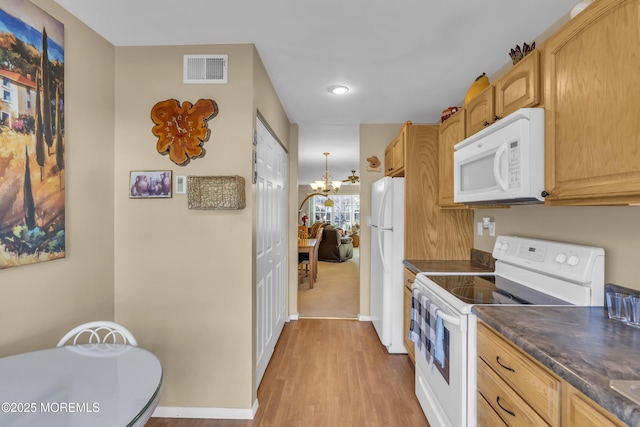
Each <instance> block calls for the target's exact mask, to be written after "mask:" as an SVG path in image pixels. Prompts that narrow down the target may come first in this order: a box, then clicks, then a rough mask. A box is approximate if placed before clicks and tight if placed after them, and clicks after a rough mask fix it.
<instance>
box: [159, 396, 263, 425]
mask: <svg viewBox="0 0 640 427" xmlns="http://www.w3.org/2000/svg"><path fill="white" fill-rule="evenodd" d="M256 412H258V399H256V401H255V402H254V403H253V407H251V408H248V409H237V408H198V407H195V408H192V407H184V406H158V407H157V408H156V410H155V411H153V415H151V416H152V417H154V418H206V419H216V420H217V419H220V420H252V419H253V418H254V417H255V415H256Z"/></svg>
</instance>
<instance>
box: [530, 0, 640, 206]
mask: <svg viewBox="0 0 640 427" xmlns="http://www.w3.org/2000/svg"><path fill="white" fill-rule="evenodd" d="M639 10H640V0H599V1H596V2H593V3H592V4H591V5H590V6H589V7H587V9H585V10H584V11H583V12H582V13H580V14H579V15H577V16H576V17H575V18H573V19H572V20H571V21H569V22H568V23H567V24H566V25H564V26H563V27H562V28H561V29H560V30H559V31H558V32H557V33H555V34H554V35H553V36H552V37H551V38H549V39H548V40H547V41H546V42H545V44H544V48H543V55H544V58H543V59H544V69H545V70H544V73H545V88H544V90H545V94H544V96H545V104H546V105H545V107H546V113H545V118H546V120H545V128H546V131H545V138H546V142H545V163H546V167H545V187H546V190H547V192H548V193H549V196H548V197H547V198H546V203H547V204H552V205H555V204H557V205H619V204H631V203H640V120H638V110H639V109H640V72H639V70H640V55H639V54H638V46H640V31H638V28H640V13H639Z"/></svg>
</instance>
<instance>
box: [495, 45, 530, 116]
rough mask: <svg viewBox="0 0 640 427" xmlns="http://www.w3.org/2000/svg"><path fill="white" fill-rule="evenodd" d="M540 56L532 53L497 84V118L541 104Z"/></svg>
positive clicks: (496, 82)
mask: <svg viewBox="0 0 640 427" xmlns="http://www.w3.org/2000/svg"><path fill="white" fill-rule="evenodd" d="M539 58H540V54H539V52H538V51H537V50H534V51H532V52H531V53H529V54H528V55H527V56H525V57H524V58H523V59H522V60H521V61H520V62H518V63H517V64H516V65H515V66H514V67H513V68H511V69H510V70H509V71H508V72H506V73H505V74H504V75H502V76H500V78H498V79H497V80H496V81H495V83H494V86H495V104H496V105H495V107H496V116H497V117H498V118H503V117H505V116H508V115H509V114H511V113H513V112H514V111H516V110H518V109H520V108H528V107H535V106H537V105H539V104H540V59H539Z"/></svg>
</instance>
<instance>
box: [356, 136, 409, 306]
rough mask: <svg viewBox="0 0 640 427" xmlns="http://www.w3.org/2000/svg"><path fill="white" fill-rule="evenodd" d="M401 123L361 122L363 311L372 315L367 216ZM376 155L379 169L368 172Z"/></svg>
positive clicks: (369, 234)
mask: <svg viewBox="0 0 640 427" xmlns="http://www.w3.org/2000/svg"><path fill="white" fill-rule="evenodd" d="M401 128H402V124H401V123H399V124H362V125H360V164H359V167H360V218H362V224H361V226H360V315H361V316H369V314H370V309H369V298H370V289H371V228H370V227H369V226H368V225H367V217H369V216H371V184H372V183H373V182H374V181H377V180H378V179H380V178H382V177H384V149H385V148H386V147H387V145H389V143H390V142H391V141H392V140H393V139H394V138H395V137H396V136H398V132H400V129H401ZM371 156H377V157H378V159H380V162H381V163H382V166H381V167H380V172H369V171H367V167H368V166H369V162H367V158H369V157H371Z"/></svg>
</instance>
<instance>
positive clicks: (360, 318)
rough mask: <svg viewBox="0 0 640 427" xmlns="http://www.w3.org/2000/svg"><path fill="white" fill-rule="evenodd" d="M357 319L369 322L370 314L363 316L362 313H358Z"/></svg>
mask: <svg viewBox="0 0 640 427" xmlns="http://www.w3.org/2000/svg"><path fill="white" fill-rule="evenodd" d="M358 320H359V321H361V322H371V316H363V315H362V314H358Z"/></svg>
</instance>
